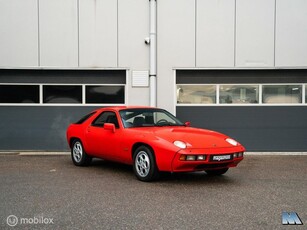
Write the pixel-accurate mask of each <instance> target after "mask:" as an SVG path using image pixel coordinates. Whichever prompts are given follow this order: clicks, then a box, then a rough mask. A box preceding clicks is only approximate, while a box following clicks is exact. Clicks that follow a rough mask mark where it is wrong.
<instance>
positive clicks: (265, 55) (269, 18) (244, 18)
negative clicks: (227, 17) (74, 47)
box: [235, 0, 275, 67]
mask: <svg viewBox="0 0 307 230" xmlns="http://www.w3.org/2000/svg"><path fill="white" fill-rule="evenodd" d="M274 23H275V0H257V1H255V0H237V1H236V55H235V56H236V67H273V66H274Z"/></svg>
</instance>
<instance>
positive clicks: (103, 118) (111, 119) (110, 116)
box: [92, 112, 119, 128]
mask: <svg viewBox="0 0 307 230" xmlns="http://www.w3.org/2000/svg"><path fill="white" fill-rule="evenodd" d="M104 123H112V124H114V125H115V127H116V128H119V125H118V120H117V117H116V114H115V113H114V112H103V113H102V114H100V115H99V116H98V117H97V118H96V119H95V120H94V121H93V123H92V125H93V126H100V127H103V125H104Z"/></svg>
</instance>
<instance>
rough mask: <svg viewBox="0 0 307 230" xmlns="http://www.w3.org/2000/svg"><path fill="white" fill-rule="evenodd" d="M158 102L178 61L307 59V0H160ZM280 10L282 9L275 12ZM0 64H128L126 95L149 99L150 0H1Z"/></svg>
mask: <svg viewBox="0 0 307 230" xmlns="http://www.w3.org/2000/svg"><path fill="white" fill-rule="evenodd" d="M157 6H158V37H157V39H158V40H157V43H158V72H157V86H158V98H157V102H158V106H160V107H164V108H166V109H169V110H171V111H173V112H174V105H175V78H174V69H176V68H207V67H210V68H217V69H218V68H228V67H234V68H241V67H247V68H266V67H273V68H274V67H276V68H279V67H303V68H306V67H307V42H306V41H307V29H306V28H307V13H306V12H307V1H306V0H216V1H213V0H157ZM275 12H276V14H275ZM0 34H1V36H0V50H1V52H0V68H1V67H9V68H16V67H17V68H22V67H32V68H39V67H52V68H59V67H65V68H79V67H81V68H84V67H89V68H127V69H128V73H129V78H128V83H127V84H128V95H129V96H128V103H129V104H142V105H143V104H144V105H147V104H149V88H148V87H144V88H137V87H132V86H131V72H132V71H134V70H148V69H149V46H147V45H145V44H144V38H145V37H148V36H149V1H148V0H147V1H146V0H27V1H25V0H0Z"/></svg>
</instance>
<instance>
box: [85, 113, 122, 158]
mask: <svg viewBox="0 0 307 230" xmlns="http://www.w3.org/2000/svg"><path fill="white" fill-rule="evenodd" d="M105 123H113V124H114V125H115V132H114V131H113V130H110V129H105V128H104V124H105ZM121 133H122V132H121V129H120V127H119V123H118V118H117V116H116V113H115V112H112V111H104V112H102V113H101V114H100V115H98V116H97V118H96V119H94V121H93V122H92V123H91V124H90V125H89V126H88V127H87V129H86V140H87V144H88V151H89V152H90V153H91V154H92V155H94V156H97V157H101V158H105V159H109V160H118V158H119V146H121Z"/></svg>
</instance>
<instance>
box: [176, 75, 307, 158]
mask: <svg viewBox="0 0 307 230" xmlns="http://www.w3.org/2000/svg"><path fill="white" fill-rule="evenodd" d="M176 84H177V86H176V87H177V105H176V114H177V116H178V117H179V118H180V119H181V120H183V121H191V122H192V125H193V126H199V127H203V128H208V129H213V130H216V131H220V132H223V133H225V134H228V135H230V136H232V137H233V138H235V139H237V140H239V141H240V142H241V143H242V144H243V145H245V146H246V148H247V150H248V151H299V152H300V151H307V119H306V118H307V103H306V102H307V95H306V91H307V71H306V70H177V71H176Z"/></svg>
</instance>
